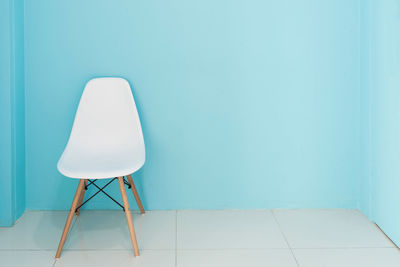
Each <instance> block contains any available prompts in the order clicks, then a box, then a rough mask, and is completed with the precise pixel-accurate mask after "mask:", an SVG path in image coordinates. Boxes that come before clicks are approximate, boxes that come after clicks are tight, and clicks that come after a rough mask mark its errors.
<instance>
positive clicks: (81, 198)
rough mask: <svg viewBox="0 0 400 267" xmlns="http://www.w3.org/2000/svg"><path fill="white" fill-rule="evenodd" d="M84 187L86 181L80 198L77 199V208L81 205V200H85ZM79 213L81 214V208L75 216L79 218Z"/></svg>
mask: <svg viewBox="0 0 400 267" xmlns="http://www.w3.org/2000/svg"><path fill="white" fill-rule="evenodd" d="M86 186H87V179H85V185H84V188H83V190H82V193H81V196H80V197H79V201H78V204H77V207H79V206H80V205H82V202H83V199H84V198H85V192H86ZM80 213H81V208H79V209H78V210H77V211H76V216H79V214H80Z"/></svg>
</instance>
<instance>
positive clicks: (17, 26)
mask: <svg viewBox="0 0 400 267" xmlns="http://www.w3.org/2000/svg"><path fill="white" fill-rule="evenodd" d="M24 95H25V91H24V1H22V0H16V1H12V0H3V1H0V107H1V108H0V129H1V131H0V148H1V149H0V226H9V225H12V224H13V222H14V221H15V220H16V219H17V218H18V217H20V216H21V215H22V213H23V212H24V211H25V103H24V98H25V96H24Z"/></svg>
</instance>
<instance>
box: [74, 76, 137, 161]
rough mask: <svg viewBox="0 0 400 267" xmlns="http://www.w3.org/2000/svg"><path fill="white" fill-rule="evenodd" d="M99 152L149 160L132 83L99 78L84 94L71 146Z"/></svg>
mask: <svg viewBox="0 0 400 267" xmlns="http://www.w3.org/2000/svg"><path fill="white" fill-rule="evenodd" d="M76 146H79V147H80V149H91V150H92V152H96V153H100V154H103V153H108V152H110V151H113V152H118V151H127V150H134V151H132V152H134V153H139V154H140V155H136V156H139V157H143V162H144V157H145V150H144V140H143V133H142V127H141V125H140V120H139V115H138V113H137V109H136V105H135V101H134V99H133V96H132V92H131V88H130V86H129V83H128V82H127V81H126V80H125V79H122V78H111V77H110V78H95V79H92V80H90V81H89V82H88V83H87V84H86V86H85V89H84V91H83V94H82V97H81V100H80V102H79V107H78V110H77V112H76V115H75V121H74V124H73V127H72V131H71V135H70V138H69V140H68V144H67V147H70V148H71V147H76Z"/></svg>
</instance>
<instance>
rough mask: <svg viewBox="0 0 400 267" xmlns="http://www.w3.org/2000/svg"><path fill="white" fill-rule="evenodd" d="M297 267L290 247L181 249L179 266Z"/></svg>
mask: <svg viewBox="0 0 400 267" xmlns="http://www.w3.org/2000/svg"><path fill="white" fill-rule="evenodd" d="M204 266H207V267H221V266H229V267H244V266H246V267H267V266H273V267H297V264H296V261H295V259H294V257H293V255H292V253H291V252H290V250H289V249H267V250H265V249H258V250H249V249H233V250H229V249H228V250H179V251H178V253H177V267H204Z"/></svg>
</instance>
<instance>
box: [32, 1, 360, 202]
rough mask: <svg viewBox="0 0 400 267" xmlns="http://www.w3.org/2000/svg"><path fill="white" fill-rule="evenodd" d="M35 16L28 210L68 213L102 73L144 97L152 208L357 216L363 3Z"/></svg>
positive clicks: (97, 8)
mask: <svg viewBox="0 0 400 267" xmlns="http://www.w3.org/2000/svg"><path fill="white" fill-rule="evenodd" d="M25 4H26V6H25V12H26V14H25V25H26V29H25V72H26V76H25V77H26V80H25V88H26V116H27V117H26V145H27V147H26V173H27V177H26V179H27V180H26V182H27V189H26V190H27V192H26V197H27V199H26V203H27V208H29V209H66V208H68V207H69V205H70V202H71V198H72V195H73V192H74V190H75V186H76V181H75V180H70V179H68V178H64V177H62V176H61V175H60V174H59V173H58V172H57V170H56V163H57V160H58V158H59V156H60V155H61V153H62V151H63V149H64V146H65V143H66V141H67V138H68V135H69V131H70V129H71V125H72V122H73V117H74V112H75V110H76V108H77V105H78V101H79V97H80V95H81V93H82V90H83V86H84V84H85V82H86V81H87V80H89V79H90V78H93V77H97V76H103V75H107V76H108V75H116V76H123V77H125V78H127V79H128V80H129V81H130V82H131V84H132V86H133V93H134V96H135V98H136V101H137V104H138V109H139V113H140V116H141V119H142V123H143V130H144V135H145V141H146V148H147V162H146V164H145V167H144V168H143V169H142V170H141V171H140V172H139V173H138V174H137V175H135V177H136V179H137V181H138V185H139V188H140V193H141V194H142V196H143V198H144V203H145V206H146V207H147V208H148V209H175V208H178V209H181V208H193V209H197V208H200V209H220V208H279V207H281V208H285V207H307V208H316V207H324V208H338V207H341V208H357V207H358V205H359V198H360V186H361V185H360V184H361V180H360V175H359V173H360V171H361V164H362V158H361V141H360V135H361V124H360V118H361V113H360V112H361V104H360V101H361V100H360V53H359V48H360V17H359V8H360V3H359V1H358V0H350V1H349V0H327V1H320V0H307V1H289V0H284V1H282V0H279V1H261V0H259V1H256V0H252V1H243V0H242V1H228V0H225V1H223V0H220V1H211V0H206V1H184V0H169V1H127V0H126V1H122V0H119V1H106V0H103V1H99V0H96V1H94V0H92V1H78V0H71V1H61V2H60V1H50V0H38V1H26V3H25ZM112 193H113V194H114V195H116V196H118V195H119V193H118V189H117V187H114V188H112ZM92 207H95V208H111V207H114V204H113V203H112V202H111V203H110V202H108V201H106V200H105V199H102V198H99V199H97V202H95V203H94V204H93V205H92Z"/></svg>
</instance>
